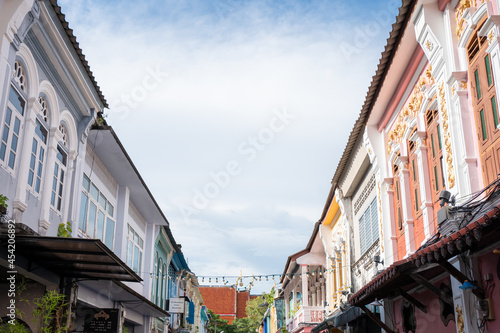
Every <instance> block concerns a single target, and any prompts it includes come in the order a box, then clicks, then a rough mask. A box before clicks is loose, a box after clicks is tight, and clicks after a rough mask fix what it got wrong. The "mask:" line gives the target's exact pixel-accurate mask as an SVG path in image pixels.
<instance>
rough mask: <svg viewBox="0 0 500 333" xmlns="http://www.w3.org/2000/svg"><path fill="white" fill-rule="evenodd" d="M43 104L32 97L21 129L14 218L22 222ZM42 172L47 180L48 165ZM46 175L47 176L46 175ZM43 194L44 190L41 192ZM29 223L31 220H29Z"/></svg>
mask: <svg viewBox="0 0 500 333" xmlns="http://www.w3.org/2000/svg"><path fill="white" fill-rule="evenodd" d="M40 109H41V105H40V103H38V101H37V99H36V98H30V99H29V100H28V103H27V107H26V115H25V117H26V120H25V122H24V129H21V133H20V138H21V137H22V138H23V141H22V146H21V147H19V148H20V149H19V151H18V153H17V158H18V166H17V168H18V169H17V170H18V171H17V190H16V196H15V198H14V200H13V203H14V206H13V208H14V209H13V214H12V215H13V218H14V220H15V221H16V222H22V214H23V212H24V211H25V210H26V190H27V184H28V170H29V163H30V158H31V145H32V144H33V135H34V134H35V125H36V115H37V113H38V112H39V111H40ZM43 172H44V173H43V174H42V180H43V181H44V182H47V180H46V178H47V177H46V174H47V166H46V165H45V167H44V170H43ZM44 175H45V176H44ZM40 195H43V192H42V193H40ZM28 223H29V222H28Z"/></svg>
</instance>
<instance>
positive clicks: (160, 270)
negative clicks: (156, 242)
mask: <svg viewBox="0 0 500 333" xmlns="http://www.w3.org/2000/svg"><path fill="white" fill-rule="evenodd" d="M162 289H163V260H162V259H161V258H159V259H158V280H157V281H156V290H157V293H156V302H155V303H156V305H160V302H161V299H162V294H163V290H162Z"/></svg>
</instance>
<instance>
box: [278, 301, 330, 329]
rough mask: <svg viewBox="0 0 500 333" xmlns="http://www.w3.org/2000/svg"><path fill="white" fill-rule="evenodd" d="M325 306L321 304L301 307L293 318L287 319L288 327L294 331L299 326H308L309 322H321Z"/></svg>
mask: <svg viewBox="0 0 500 333" xmlns="http://www.w3.org/2000/svg"><path fill="white" fill-rule="evenodd" d="M323 313H324V308H323V307H320V306H305V307H302V308H301V309H299V310H298V311H297V312H296V313H295V315H294V316H293V317H292V318H289V319H288V320H287V321H286V329H287V331H288V332H293V331H295V330H297V329H298V328H299V327H304V326H307V324H309V323H321V322H322V321H323Z"/></svg>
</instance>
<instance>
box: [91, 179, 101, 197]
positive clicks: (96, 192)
mask: <svg viewBox="0 0 500 333" xmlns="http://www.w3.org/2000/svg"><path fill="white" fill-rule="evenodd" d="M90 195H91V196H92V197H93V198H94V199H96V200H97V197H98V196H99V190H98V189H97V187H96V186H95V185H94V183H92V184H91V185H90Z"/></svg>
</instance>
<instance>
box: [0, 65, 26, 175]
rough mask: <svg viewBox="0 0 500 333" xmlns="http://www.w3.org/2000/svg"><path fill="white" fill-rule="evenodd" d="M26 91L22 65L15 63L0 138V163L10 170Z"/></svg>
mask: <svg viewBox="0 0 500 333" xmlns="http://www.w3.org/2000/svg"><path fill="white" fill-rule="evenodd" d="M26 91H27V84H26V74H25V71H24V68H23V66H22V64H21V63H20V62H19V61H16V62H15V64H14V73H13V78H12V84H11V86H10V91H9V99H8V102H7V110H6V112H5V118H4V119H3V123H2V129H1V137H0V161H1V162H2V163H5V165H6V166H7V167H8V168H9V169H10V170H14V167H15V165H16V157H17V153H18V148H19V146H20V142H19V141H20V136H21V127H22V124H23V121H24V110H25V107H26Z"/></svg>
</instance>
